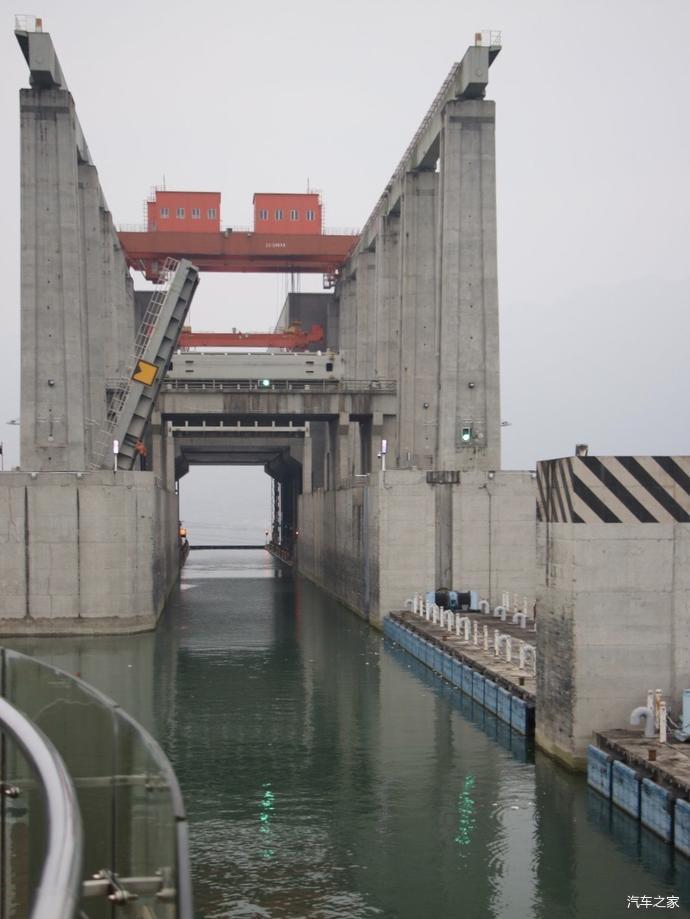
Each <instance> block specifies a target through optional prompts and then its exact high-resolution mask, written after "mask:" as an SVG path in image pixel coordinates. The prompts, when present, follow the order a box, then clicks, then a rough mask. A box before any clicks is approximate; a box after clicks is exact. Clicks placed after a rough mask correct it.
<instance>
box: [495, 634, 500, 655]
mask: <svg viewBox="0 0 690 919" xmlns="http://www.w3.org/2000/svg"><path fill="white" fill-rule="evenodd" d="M498 639H499V632H498V629H494V654H495V656H496V657H498Z"/></svg>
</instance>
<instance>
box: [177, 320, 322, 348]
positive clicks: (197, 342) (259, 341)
mask: <svg viewBox="0 0 690 919" xmlns="http://www.w3.org/2000/svg"><path fill="white" fill-rule="evenodd" d="M323 337H324V333H323V328H322V327H321V326H320V325H313V326H312V327H311V328H310V329H309V331H308V332H303V331H302V330H301V329H299V328H296V327H294V326H291V327H290V328H288V329H286V330H285V331H284V332H192V330H191V329H190V328H184V329H182V331H181V332H180V337H179V338H178V340H177V347H178V348H182V349H183V350H186V349H188V348H286V349H287V350H289V351H297V350H300V349H302V348H306V347H307V345H317V344H319V342H322V341H323Z"/></svg>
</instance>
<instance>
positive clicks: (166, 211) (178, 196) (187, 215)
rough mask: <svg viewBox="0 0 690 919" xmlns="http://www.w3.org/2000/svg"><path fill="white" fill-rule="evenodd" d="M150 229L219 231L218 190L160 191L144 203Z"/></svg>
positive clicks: (180, 231)
mask: <svg viewBox="0 0 690 919" xmlns="http://www.w3.org/2000/svg"><path fill="white" fill-rule="evenodd" d="M146 224H147V226H146V228H147V230H148V231H149V232H152V231H153V232H155V231H159V232H168V233H219V232H220V192H218V191H161V190H159V189H157V190H156V191H155V192H154V194H153V197H152V198H151V199H150V200H149V201H147V202H146Z"/></svg>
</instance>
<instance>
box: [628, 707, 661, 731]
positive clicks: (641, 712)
mask: <svg viewBox="0 0 690 919" xmlns="http://www.w3.org/2000/svg"><path fill="white" fill-rule="evenodd" d="M642 718H644V736H645V737H656V731H655V730H654V710H653V709H651V708H646V707H645V706H644V705H638V707H637V708H634V709H633V710H632V711H631V712H630V724H634V725H639V723H640V721H641V720H642Z"/></svg>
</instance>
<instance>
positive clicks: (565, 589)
mask: <svg viewBox="0 0 690 919" xmlns="http://www.w3.org/2000/svg"><path fill="white" fill-rule="evenodd" d="M538 528H539V530H540V533H539V540H540V541H542V540H543V543H544V554H545V565H544V567H543V569H542V568H540V581H539V584H538V587H537V612H538V617H537V618H538V623H539V630H538V637H537V655H538V659H539V664H540V666H539V670H538V678H537V687H538V688H537V694H538V699H539V704H538V707H537V730H536V737H537V741H538V743H539V744H540V745H541V746H542V747H543V748H544V749H546V750H547V751H549V752H551V753H552V754H554V755H555V756H557V757H559V758H560V759H562V760H563V761H565V762H566V763H568V764H569V765H572V766H576V767H580V766H582V765H583V763H584V760H585V756H586V748H587V744H588V743H589V742H590V741H591V737H592V732H593V731H597V730H606V729H609V728H612V727H622V726H624V725H627V724H628V723H629V719H630V712H631V711H632V710H633V709H634V708H635V707H636V706H638V705H643V704H645V700H646V693H647V690H648V689H656V688H657V687H659V688H661V689H663V691H664V693H665V694H666V695H667V697H668V698H669V699H670V701H671V704H675V706H676V709H677V707H678V706H679V704H680V696H681V692H682V690H683V689H684V688H685V687H687V686H689V685H690V603H689V600H690V524H683V523H676V524H671V523H666V524H654V523H637V524H621V523H619V524H613V525H612V524H606V523H600V524H571V523H560V524H556V523H551V522H548V523H539V524H538Z"/></svg>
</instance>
